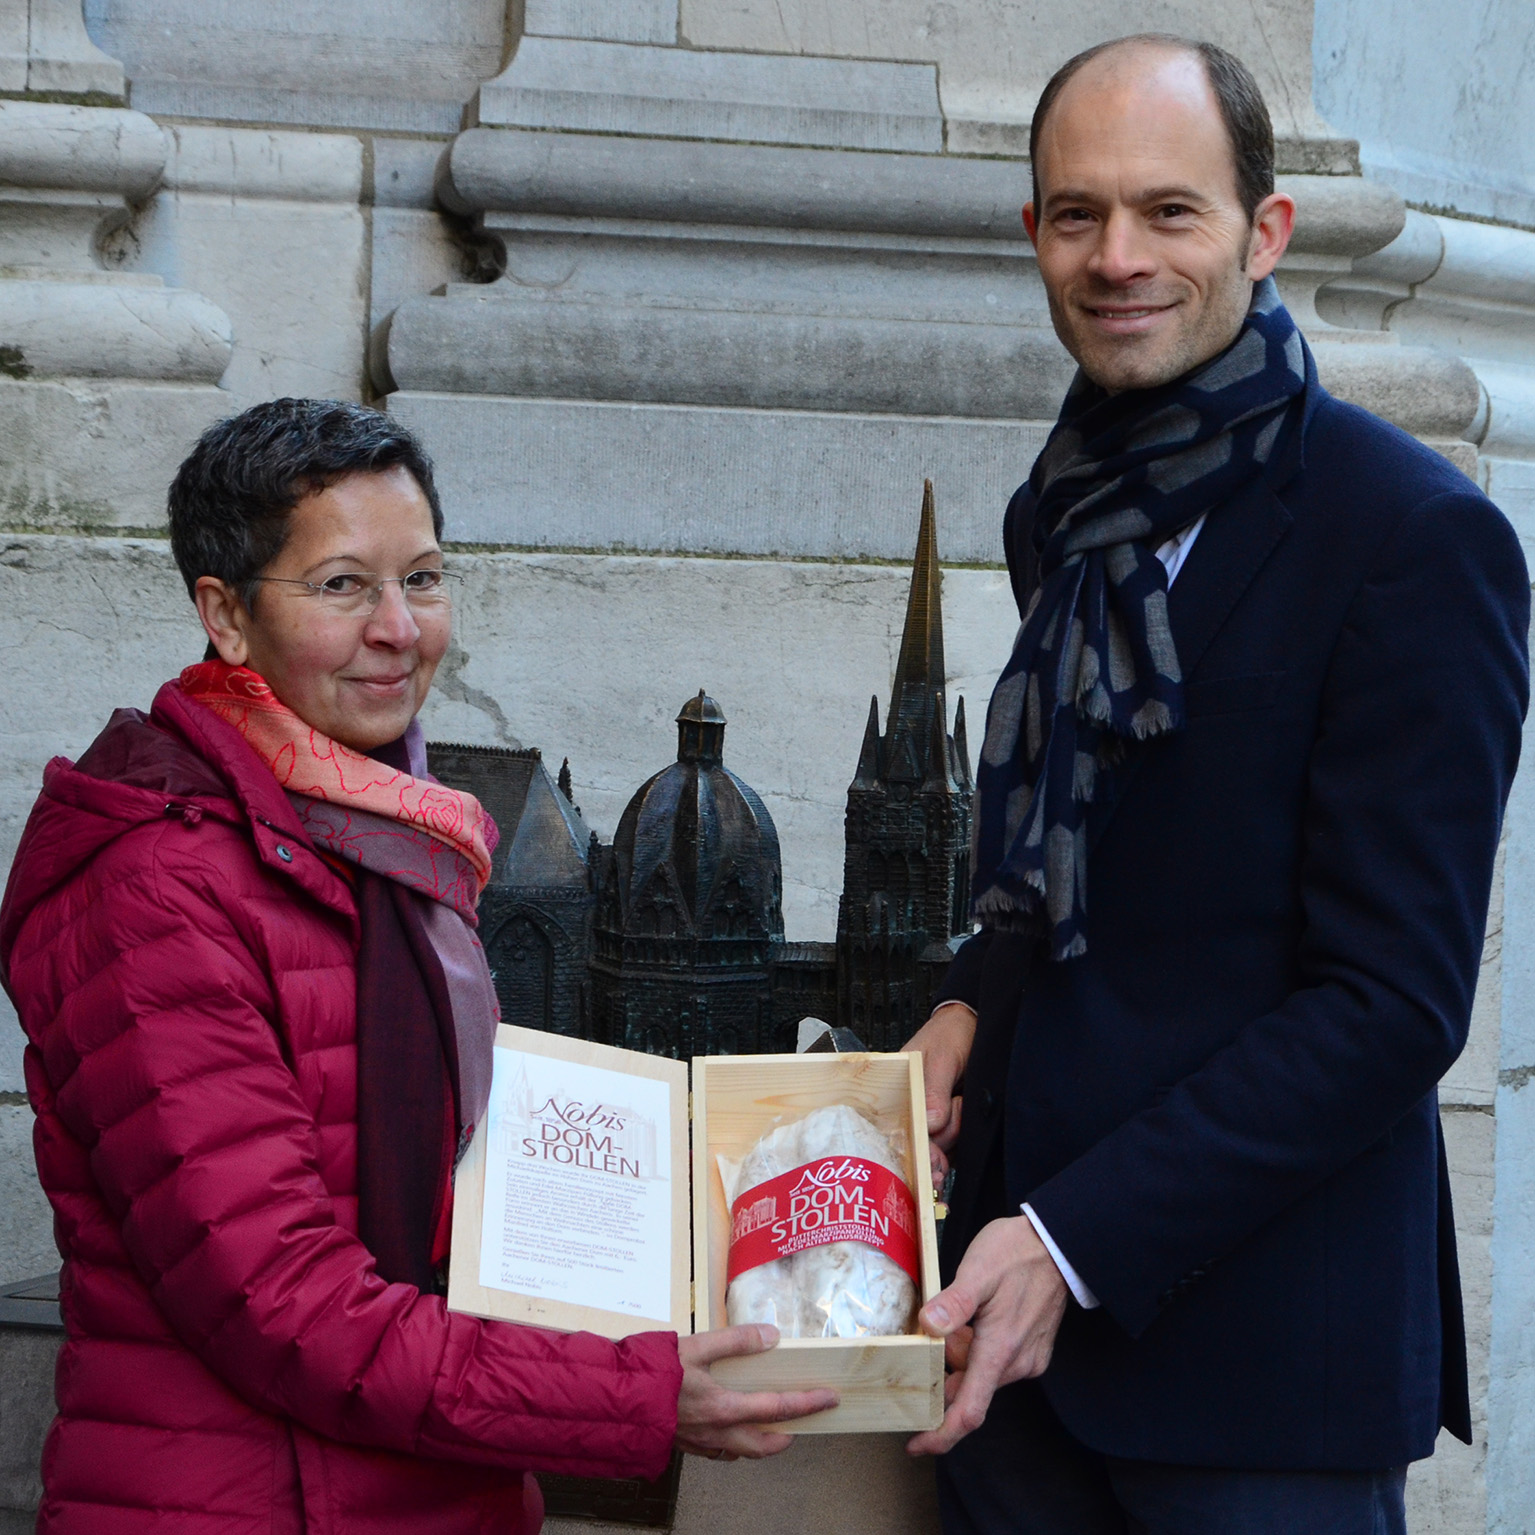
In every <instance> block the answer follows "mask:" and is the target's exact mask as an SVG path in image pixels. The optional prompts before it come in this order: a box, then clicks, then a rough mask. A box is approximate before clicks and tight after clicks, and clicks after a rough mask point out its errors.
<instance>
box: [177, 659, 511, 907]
mask: <svg viewBox="0 0 1535 1535" xmlns="http://www.w3.org/2000/svg"><path fill="white" fill-rule="evenodd" d="M181 686H182V689H183V691H184V692H185V693H186V694H187V696H188V697H189V698H195V699H196V700H197V702H198V703H200V704H202V705H203V706H204V707H205V708H208V709H211V710H212V711H213V712H214V713H215V714H216V715H218V716H219V718H220V719H222V720H224V721H225V722H226V723H227V724H230V725H233V726H234V728H235V729H236V730H238V731H239V732H240V734H241V735H242V736H244V738H245V743H246V745H247V746H249V747H250V748H251V750H252V751H253V752H255V753H256V755H257V756H258V757H260V758H261V760H262V761H263V762H265V763H266V765H267V766H268V767H269V768H270V769H271V770H272V772H273V774H274V775H275V776H276V778H277V781H278V783H280V784H281V785H282V786H283V788H284V789H286V790H288V791H289V793H291V794H302V795H304V796H306V797H307V798H310V799H316V800H323V801H325V802H327V803H329V804H334V805H342V806H347V807H350V808H351V809H353V810H361V811H366V812H367V813H368V814H370V815H376V816H380V817H382V818H383V819H385V820H388V821H395V822H398V823H399V824H400V826H401V827H403V828H406V829H414V830H415V831H417V832H424V833H425V834H426V835H427V836H428V837H431V838H433V839H435V840H436V841H437V842H439V843H442V844H443V845H444V846H445V847H447V848H449V849H451V850H452V851H453V852H454V853H457V854H458V855H459V857H460V858H463V859H465V860H467V862H468V863H469V865H470V867H471V868H472V869H473V871H474V875H475V881H476V886H477V888H476V889H475V891H474V895H476V896H477V895H478V894H479V892H480V891H481V890H483V889H484V888H485V886H486V885H487V884H488V883H489V881H490V854H491V849H492V847H493V846H494V845H495V832H494V831H493V830H492V829H491V828H492V825H493V823H492V822H491V820H490V817H489V816H487V815H486V813H485V811H484V809H483V808H482V807H481V805H480V802H479V801H478V800H477V799H476V798H475V797H474V796H473V795H472V794H464V793H462V792H460V791H459V790H457V789H449V788H447V787H445V786H444V785H442V784H439V783H433V782H432V781H431V780H430V779H428V778H413V777H412V776H411V775H410V774H409V773H405V772H401V771H399V770H398V769H396V768H391V767H388V766H387V765H386V764H384V763H382V762H379V761H377V760H376V759H375V758H373V757H367V756H364V755H363V754H362V753H361V752H356V751H353V750H352V749H351V748H350V747H347V746H343V745H342V744H341V743H340V742H339V741H333V740H332V739H331V738H330V737H329V736H328V735H325V734H324V733H323V732H321V731H318V730H315V729H314V728H313V727H312V726H309V725H306V724H305V723H304V722H303V720H301V719H300V718H299V717H298V715H296V714H295V713H294V712H293V710H291V709H290V708H289V707H288V706H287V705H286V704H285V703H283V702H282V701H281V700H280V699H279V698H278V696H277V695H276V694H275V693H274V692H273V691H272V689H271V687H270V686H269V685H268V684H267V682H266V680H265V679H264V678H262V677H261V676H259V675H258V674H257V673H256V672H253V671H251V670H250V668H249V667H245V666H230V665H229V664H228V662H226V661H203V662H201V663H200V664H199V665H197V666H189V667H187V669H186V670H185V671H184V672H182V674H181ZM412 883H414V881H413V882H412ZM417 888H421V887H420V886H419V885H418V886H417ZM423 894H426V895H431V896H434V897H435V898H436V899H438V900H446V901H447V902H448V904H450V905H452V904H457V903H456V902H455V901H453V899H452V898H451V896H450V894H449V892H448V891H447V890H446V889H444V890H443V891H440V892H439V891H434V890H431V889H425V890H423Z"/></svg>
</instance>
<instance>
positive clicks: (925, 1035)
mask: <svg viewBox="0 0 1535 1535" xmlns="http://www.w3.org/2000/svg"><path fill="white" fill-rule="evenodd" d="M974 1042H975V1013H974V1012H973V1011H972V1010H971V1009H970V1008H968V1007H966V1006H965V1004H964V1003H963V1002H945V1003H944V1004H943V1006H942V1007H939V1008H936V1009H935V1010H934V1012H933V1016H932V1017H931V1018H929V1019H928V1020H927V1022H926V1023H924V1024H923V1025H922V1027H921V1028H920V1029H918V1030H917V1032H916V1033H915V1034H913V1035H912V1036H911V1038H910V1039H908V1040H907V1041H906V1043H905V1044H904V1045H903V1046H902V1047H901V1048H902V1049H903V1050H915V1051H917V1052H918V1053H919V1054H920V1055H921V1056H922V1080H923V1083H924V1084H925V1086H926V1090H927V1134H928V1157H929V1160H930V1161H931V1162H932V1167H933V1187H934V1188H940V1187H942V1185H943V1180H944V1178H945V1176H946V1175H947V1174H948V1171H949V1157H948V1153H949V1152H950V1151H951V1150H952V1149H953V1147H954V1142H955V1141H957V1140H958V1139H959V1110H960V1101H961V1100H960V1098H959V1095H958V1093H957V1092H956V1091H955V1089H956V1086H957V1084H958V1082H959V1079H960V1078H961V1077H962V1076H963V1075H964V1074H965V1063H966V1062H967V1061H968V1060H969V1059H970V1046H971V1045H972V1044H973V1043H974Z"/></svg>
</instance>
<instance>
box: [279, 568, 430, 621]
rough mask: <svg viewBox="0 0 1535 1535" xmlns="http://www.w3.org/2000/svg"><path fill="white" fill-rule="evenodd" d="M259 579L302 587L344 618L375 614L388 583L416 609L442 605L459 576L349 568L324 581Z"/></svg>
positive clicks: (281, 578)
mask: <svg viewBox="0 0 1535 1535" xmlns="http://www.w3.org/2000/svg"><path fill="white" fill-rule="evenodd" d="M253 579H254V580H256V581H273V582H276V583H277V584H278V585H279V586H302V587H303V588H304V590H305V591H307V592H308V593H309V595H310V596H311V597H318V598H319V599H320V605H321V607H322V608H323V609H324V610H325V612H327V613H335V614H336V615H337V616H338V617H342V618H355V617H360V616H361V615H362V614H364V613H373V612H376V611H377V609H378V605H379V603H381V602H382V601H383V600H384V588H385V587H386V586H396V585H397V586H398V587H399V588H400V591H401V592H402V593H403V595H404V597H405V600H406V602H408V603H409V604H410V606H411V607H413V608H435V607H441V606H442V605H443V604H444V603H446V602H447V601H448V600H449V597H450V595H451V588H450V586H449V583H450V582H452V581H456V580H457V579H458V577H457V576H455V575H454V574H453V572H452V571H450V570H412V571H409V572H408V573H407V574H405V575H403V576H380V575H378V574H376V573H375V572H373V571H371V570H347V571H343V572H342V573H341V574H340V575H336V576H327V577H326V579H325V580H323V581H299V580H297V579H295V578H294V577H292V576H256V577H254V578H253Z"/></svg>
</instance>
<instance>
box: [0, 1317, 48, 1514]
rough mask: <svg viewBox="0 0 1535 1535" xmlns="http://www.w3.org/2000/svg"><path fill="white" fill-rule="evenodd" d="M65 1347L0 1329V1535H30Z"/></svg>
mask: <svg viewBox="0 0 1535 1535" xmlns="http://www.w3.org/2000/svg"><path fill="white" fill-rule="evenodd" d="M61 1341H62V1339H61V1338H60V1336H59V1334H58V1333H51V1332H40V1331H34V1330H33V1329H31V1328H19V1327H16V1328H11V1327H6V1328H0V1535H11V1532H12V1531H15V1532H16V1535H22V1532H26V1535H31V1530H32V1527H33V1523H34V1517H35V1515H34V1510H35V1509H36V1508H37V1502H38V1499H39V1498H40V1497H41V1496H42V1490H43V1488H42V1480H41V1477H40V1476H39V1474H38V1465H39V1462H40V1461H41V1459H42V1452H43V1435H44V1434H45V1433H47V1431H48V1425H49V1424H50V1423H51V1422H52V1421H53V1410H54V1409H53V1367H54V1360H55V1358H56V1357H57V1355H58V1351H59V1344H60V1342H61Z"/></svg>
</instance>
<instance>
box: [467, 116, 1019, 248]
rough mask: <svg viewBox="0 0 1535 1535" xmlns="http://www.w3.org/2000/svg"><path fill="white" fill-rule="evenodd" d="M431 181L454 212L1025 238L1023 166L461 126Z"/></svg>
mask: <svg viewBox="0 0 1535 1535" xmlns="http://www.w3.org/2000/svg"><path fill="white" fill-rule="evenodd" d="M444 170H445V175H444V178H443V180H442V182H441V183H440V186H439V191H440V194H441V196H442V199H443V201H444V203H445V204H446V205H447V206H448V207H451V208H453V209H455V210H456V211H458V212H463V213H469V212H481V211H486V210H505V211H507V212H515V213H520V214H530V213H550V214H564V215H570V216H575V217H583V218H602V219H645V220H650V221H653V222H660V223H694V224H732V225H740V224H744V225H750V226H765V227H769V228H772V227H783V228H786V229H830V230H868V231H871V232H876V233H882V234H897V235H916V236H944V237H949V238H955V239H969V240H1006V241H1010V242H1013V243H1015V244H1017V245H1020V246H1021V245H1022V244H1023V243H1024V242H1023V226H1022V223H1021V220H1020V216H1019V210H1020V209H1021V208H1022V206H1023V204H1024V203H1025V202H1026V201H1027V200H1028V196H1029V184H1028V173H1027V168H1026V167H1022V166H1018V165H1016V164H1009V163H1007V162H1001V161H987V160H962V159H953V158H946V157H944V156H942V155H928V154H921V155H918V154H913V155H900V156H896V155H890V154H871V153H865V152H863V151H859V150H848V151H836V152H828V151H826V150H816V149H803V148H797V147H794V146H787V145H773V144H719V143H710V142H689V141H686V140H666V139H641V138H632V137H625V136H623V135H619V134H607V133H589V134H576V133H558V132H549V133H539V132H528V133H504V132H497V131H495V130H494V129H489V128H475V129H470V130H469V131H468V132H465V133H461V134H460V135H459V136H458V137H457V138H456V139H455V140H454V141H453V145H452V148H451V151H450V153H449V155H448V158H447V159H446V161H445V162H444Z"/></svg>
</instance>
